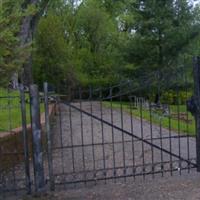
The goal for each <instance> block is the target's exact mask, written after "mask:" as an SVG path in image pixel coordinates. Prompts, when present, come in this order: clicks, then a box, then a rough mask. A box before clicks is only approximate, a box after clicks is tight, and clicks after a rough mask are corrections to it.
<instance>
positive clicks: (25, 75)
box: [20, 0, 49, 86]
mask: <svg viewBox="0 0 200 200" xmlns="http://www.w3.org/2000/svg"><path fill="white" fill-rule="evenodd" d="M48 2H49V0H42V1H40V0H24V4H23V8H24V9H26V8H27V7H28V6H29V5H37V4H40V8H39V11H38V12H37V14H36V15H29V16H25V17H24V18H23V20H22V24H21V30H20V40H21V46H26V45H28V44H30V45H32V44H31V43H32V41H33V35H34V32H35V29H36V25H37V22H38V20H39V18H40V16H41V14H42V13H43V12H44V9H45V8H46V7H47V4H48ZM21 79H22V80H21V81H22V82H23V83H24V84H25V85H27V86H29V85H30V84H32V83H33V73H32V54H30V56H29V58H28V59H27V62H26V63H24V65H23V70H22V75H21Z"/></svg>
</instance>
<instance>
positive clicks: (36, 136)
mask: <svg viewBox="0 0 200 200" xmlns="http://www.w3.org/2000/svg"><path fill="white" fill-rule="evenodd" d="M30 103H31V126H32V139H33V141H32V143H33V168H34V179H35V180H34V181H35V192H36V194H37V193H38V194H41V193H43V192H44V191H45V180H44V167H43V152H42V134H41V124H40V101H39V92H38V87H37V85H31V86H30Z"/></svg>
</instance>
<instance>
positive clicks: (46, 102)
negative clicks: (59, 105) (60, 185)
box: [44, 82, 55, 191]
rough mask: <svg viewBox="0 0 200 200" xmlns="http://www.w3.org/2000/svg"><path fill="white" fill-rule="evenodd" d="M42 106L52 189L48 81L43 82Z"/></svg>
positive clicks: (52, 187) (52, 186) (51, 188)
mask: <svg viewBox="0 0 200 200" xmlns="http://www.w3.org/2000/svg"><path fill="white" fill-rule="evenodd" d="M44 107H45V128H46V137H47V157H48V168H49V180H50V190H52V191H53V190H54V189H55V187H54V176H53V163H52V135H51V129H50V120H49V102H48V83H46V82H45V83H44Z"/></svg>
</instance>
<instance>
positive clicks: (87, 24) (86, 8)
mask: <svg viewBox="0 0 200 200" xmlns="http://www.w3.org/2000/svg"><path fill="white" fill-rule="evenodd" d="M58 11H59V12H58ZM47 30H48V34H46V31H47ZM117 39H118V32H117V28H116V26H115V24H114V22H113V20H112V19H111V17H110V15H109V14H107V13H106V11H105V9H104V8H103V7H101V6H100V4H99V3H98V1H89V0H88V1H85V3H84V4H82V5H80V6H79V8H78V9H77V10H74V9H73V8H72V7H71V4H69V5H68V4H67V5H65V6H64V5H63V4H60V2H59V3H58V4H56V3H55V2H54V5H53V9H52V10H51V11H50V12H49V13H47V16H44V17H43V18H42V19H41V21H40V23H39V25H38V31H37V34H36V44H35V49H36V52H35V56H34V74H35V79H36V80H37V82H40V83H42V82H43V81H49V82H51V83H53V84H54V85H58V84H59V85H61V84H63V83H65V82H66V81H68V86H69V85H70V86H72V87H73V86H75V85H77V84H82V85H84V86H87V85H97V84H100V85H108V84H111V83H112V82H114V81H116V80H117V78H118V75H117V73H115V71H116V70H117V69H116V68H117V67H118V66H119V65H120V62H119V60H120V52H119V51H118V48H117ZM69 80H70V81H69ZM58 81H59V82H60V83H58Z"/></svg>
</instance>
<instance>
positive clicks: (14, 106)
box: [0, 88, 44, 134]
mask: <svg viewBox="0 0 200 200" xmlns="http://www.w3.org/2000/svg"><path fill="white" fill-rule="evenodd" d="M26 99H27V100H28V101H29V97H28V94H26ZM40 110H41V112H43V111H44V106H43V105H42V104H41V105H40ZM26 120H27V123H30V105H29V103H27V104H26ZM17 127H21V109H20V98H19V92H18V91H10V92H8V91H7V90H5V89H2V88H0V134H1V132H6V131H10V130H12V129H14V128H17Z"/></svg>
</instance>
